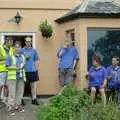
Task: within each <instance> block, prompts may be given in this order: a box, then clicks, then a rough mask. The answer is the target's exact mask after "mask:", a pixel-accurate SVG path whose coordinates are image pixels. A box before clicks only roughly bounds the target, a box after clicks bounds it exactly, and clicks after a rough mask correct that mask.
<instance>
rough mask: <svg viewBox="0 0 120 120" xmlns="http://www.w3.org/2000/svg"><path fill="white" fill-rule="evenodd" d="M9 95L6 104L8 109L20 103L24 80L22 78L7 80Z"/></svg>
mask: <svg viewBox="0 0 120 120" xmlns="http://www.w3.org/2000/svg"><path fill="white" fill-rule="evenodd" d="M7 84H8V88H9V96H8V102H7V106H8V107H9V108H10V109H12V108H13V109H14V108H15V107H17V106H19V105H21V100H22V98H23V93H24V81H23V80H8V82H7Z"/></svg>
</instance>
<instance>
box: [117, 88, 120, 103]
mask: <svg viewBox="0 0 120 120" xmlns="http://www.w3.org/2000/svg"><path fill="white" fill-rule="evenodd" d="M117 102H118V103H119V104H120V89H118V93H117Z"/></svg>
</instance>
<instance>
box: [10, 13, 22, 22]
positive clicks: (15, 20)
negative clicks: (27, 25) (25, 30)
mask: <svg viewBox="0 0 120 120" xmlns="http://www.w3.org/2000/svg"><path fill="white" fill-rule="evenodd" d="M22 19H23V17H22V16H21V15H20V13H19V12H17V13H16V15H15V16H14V17H13V18H12V19H10V20H9V21H8V22H15V23H17V24H19V23H20V22H21V20H22Z"/></svg>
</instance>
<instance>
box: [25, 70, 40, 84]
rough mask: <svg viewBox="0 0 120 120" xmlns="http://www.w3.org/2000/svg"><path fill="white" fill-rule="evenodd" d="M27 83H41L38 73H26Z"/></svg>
mask: <svg viewBox="0 0 120 120" xmlns="http://www.w3.org/2000/svg"><path fill="white" fill-rule="evenodd" d="M26 81H27V82H29V83H32V82H36V81H39V75H38V71H35V72H26Z"/></svg>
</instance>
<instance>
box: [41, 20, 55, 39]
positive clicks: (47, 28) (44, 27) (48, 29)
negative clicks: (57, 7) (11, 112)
mask: <svg viewBox="0 0 120 120" xmlns="http://www.w3.org/2000/svg"><path fill="white" fill-rule="evenodd" d="M39 31H40V32H41V33H42V36H43V37H44V38H50V37H51V36H52V33H53V28H52V26H51V25H50V24H49V23H48V22H47V20H45V21H42V22H41V23H40V25H39Z"/></svg>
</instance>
